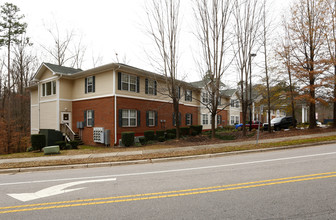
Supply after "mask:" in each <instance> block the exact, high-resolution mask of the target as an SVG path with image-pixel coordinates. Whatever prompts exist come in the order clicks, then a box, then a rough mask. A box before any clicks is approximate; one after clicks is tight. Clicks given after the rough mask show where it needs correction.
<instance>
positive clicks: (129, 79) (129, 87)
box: [121, 73, 138, 92]
mask: <svg viewBox="0 0 336 220" xmlns="http://www.w3.org/2000/svg"><path fill="white" fill-rule="evenodd" d="M126 75H127V76H128V81H124V80H123V79H124V78H123V76H126ZM131 77H135V84H134V83H131ZM124 83H127V85H128V86H127V88H128V90H126V89H124V88H123V84H124ZM131 85H135V90H134V91H132V90H131ZM137 86H138V85H137V77H136V76H134V75H130V74H126V73H121V90H123V91H128V92H137V90H138V88H137Z"/></svg>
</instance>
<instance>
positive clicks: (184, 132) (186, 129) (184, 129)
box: [180, 127, 190, 136]
mask: <svg viewBox="0 0 336 220" xmlns="http://www.w3.org/2000/svg"><path fill="white" fill-rule="evenodd" d="M180 132H181V135H183V136H187V135H190V128H189V127H182V128H180Z"/></svg>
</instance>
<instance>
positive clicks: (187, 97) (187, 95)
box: [185, 90, 192, 102]
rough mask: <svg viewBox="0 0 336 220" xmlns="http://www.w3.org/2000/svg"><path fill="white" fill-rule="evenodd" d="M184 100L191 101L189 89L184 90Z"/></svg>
mask: <svg viewBox="0 0 336 220" xmlns="http://www.w3.org/2000/svg"><path fill="white" fill-rule="evenodd" d="M185 100H186V101H187V102H192V91H191V90H186V91H185Z"/></svg>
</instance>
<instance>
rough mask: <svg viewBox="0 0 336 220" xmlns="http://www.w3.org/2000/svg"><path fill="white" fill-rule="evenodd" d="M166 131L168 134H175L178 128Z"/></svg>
mask: <svg viewBox="0 0 336 220" xmlns="http://www.w3.org/2000/svg"><path fill="white" fill-rule="evenodd" d="M166 132H167V134H175V135H176V128H173V129H167V130H166Z"/></svg>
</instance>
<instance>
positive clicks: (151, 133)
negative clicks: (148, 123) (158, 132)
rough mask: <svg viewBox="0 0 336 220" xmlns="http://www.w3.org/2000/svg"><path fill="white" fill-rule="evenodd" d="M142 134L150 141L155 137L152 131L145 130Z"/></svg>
mask: <svg viewBox="0 0 336 220" xmlns="http://www.w3.org/2000/svg"><path fill="white" fill-rule="evenodd" d="M144 136H145V139H146V141H152V140H154V139H155V133H154V131H145V132H144Z"/></svg>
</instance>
